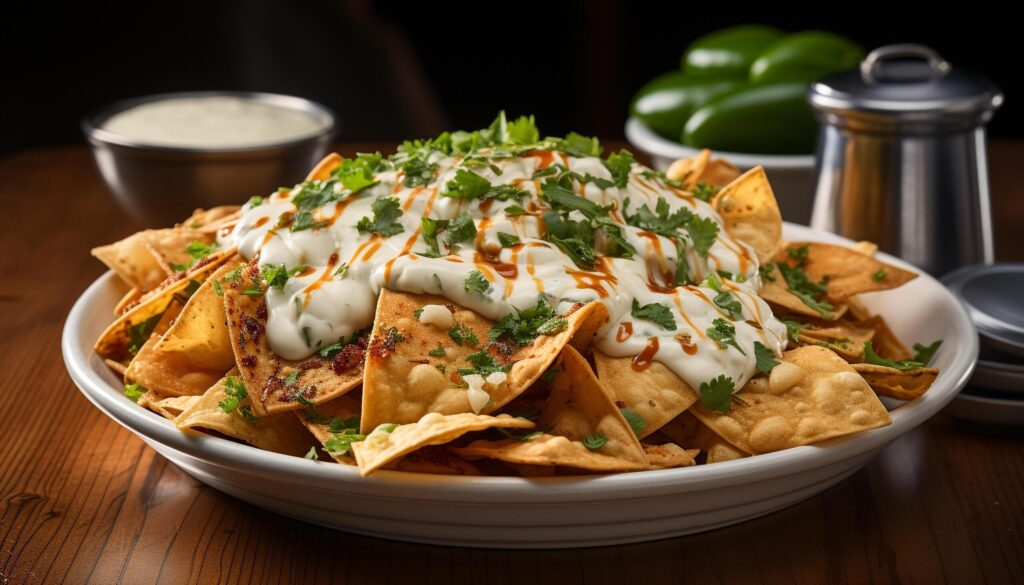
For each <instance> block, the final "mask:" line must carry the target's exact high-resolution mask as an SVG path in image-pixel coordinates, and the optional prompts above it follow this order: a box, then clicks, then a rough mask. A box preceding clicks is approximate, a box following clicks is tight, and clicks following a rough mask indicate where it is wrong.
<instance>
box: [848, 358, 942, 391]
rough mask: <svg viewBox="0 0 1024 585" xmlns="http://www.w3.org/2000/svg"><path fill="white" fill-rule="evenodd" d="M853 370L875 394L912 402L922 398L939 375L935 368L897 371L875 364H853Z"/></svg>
mask: <svg viewBox="0 0 1024 585" xmlns="http://www.w3.org/2000/svg"><path fill="white" fill-rule="evenodd" d="M853 369H855V370H857V373H858V374H860V375H861V376H863V377H864V379H865V380H867V383H868V385H870V386H871V389H872V390H874V391H875V394H878V395H880V396H888V397H889V398H895V399H896V400H913V399H915V398H918V397H919V396H922V395H923V394H924V393H925V392H927V391H928V389H929V388H931V386H932V384H933V383H934V382H935V378H936V377H937V376H938V375H939V370H938V369H937V368H915V369H913V370H897V369H896V368H890V367H887V366H879V365H875V364H853Z"/></svg>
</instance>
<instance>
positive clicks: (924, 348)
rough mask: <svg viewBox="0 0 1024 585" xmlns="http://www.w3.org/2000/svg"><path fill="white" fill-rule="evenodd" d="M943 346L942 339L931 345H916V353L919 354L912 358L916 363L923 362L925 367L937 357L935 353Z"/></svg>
mask: <svg viewBox="0 0 1024 585" xmlns="http://www.w3.org/2000/svg"><path fill="white" fill-rule="evenodd" d="M941 345H942V340H941V339H936V340H935V341H933V342H931V343H929V344H928V345H921V344H920V343H915V344H914V351H915V352H917V353H916V354H915V355H914V357H913V358H912V359H913V360H914V361H915V362H921V363H922V364H924V365H926V366H927V365H928V364H929V363H931V361H932V358H933V357H935V352H936V351H938V350H939V347H940V346H941Z"/></svg>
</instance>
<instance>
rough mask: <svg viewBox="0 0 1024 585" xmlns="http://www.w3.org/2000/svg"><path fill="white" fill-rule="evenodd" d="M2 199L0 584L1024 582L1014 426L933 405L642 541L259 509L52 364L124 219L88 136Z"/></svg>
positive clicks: (1009, 193)
mask: <svg viewBox="0 0 1024 585" xmlns="http://www.w3.org/2000/svg"><path fill="white" fill-rule="evenodd" d="M370 146H373V145H358V146H355V145H351V147H350V148H348V149H345V148H342V150H366V149H367V148H368V147H370ZM378 146H380V145H378ZM991 156H992V175H993V182H994V192H995V195H996V202H995V203H996V204H995V218H996V225H997V236H998V245H999V252H1000V256H1001V257H1002V258H1003V259H1016V260H1021V259H1024V204H1020V203H1019V201H1020V200H1022V199H1024V182H1022V181H1021V180H1020V179H1019V178H1018V177H1019V176H1020V174H1019V166H1020V164H1021V163H1022V162H1024V143H1022V142H1014V143H996V144H994V145H993V146H992V154H991ZM0 201H2V202H3V218H2V221H3V223H4V225H5V229H3V230H2V231H0V250H2V253H0V267H2V269H0V356H2V357H3V363H4V364H5V366H6V370H5V371H4V372H3V374H2V377H0V380H2V383H0V388H2V390H0V455H2V456H0V585H5V584H7V583H56V582H65V581H66V582H71V583H81V582H95V583H114V582H125V583H156V582H159V583H209V582H217V581H221V582H245V583H284V582H302V581H305V582H337V583H382V582H387V583H509V584H516V585H519V584H524V583H557V584H559V585H566V584H568V583H609V584H613V585H624V584H627V583H644V584H648V583H661V582H684V581H685V582H690V583H701V584H703V585H709V584H712V583H725V582H733V583H776V582H785V583H823V582H832V583H866V582H884V583H941V582H944V581H945V582H947V583H1024V441H1022V439H1024V429H1017V430H1001V431H1000V430H995V429H983V428H977V427H971V426H966V425H964V424H961V423H958V422H956V421H954V420H952V419H950V418H949V417H947V416H945V415H939V416H937V417H935V418H934V419H933V420H931V421H929V422H928V423H926V424H925V425H923V426H922V427H920V428H919V429H917V430H915V431H913V432H911V433H909V434H907V435H906V436H904V437H903V438H902V439H900V440H899V441H897V442H896V443H895V444H893V445H890V446H889V447H887V448H886V449H885V450H884V451H883V452H882V453H881V455H879V456H878V457H877V458H876V459H875V460H874V461H873V462H872V463H871V464H870V465H868V466H867V467H866V468H864V469H863V470H861V471H859V472H857V473H856V474H854V475H853V476H852V477H851V478H849V479H847V480H845V481H843V482H842V483H840V484H839V485H837V486H835V487H833V488H831V489H829V490H828V491H826V492H825V493H823V494H821V495H819V496H816V497H814V498H811V499H809V500H807V501H805V502H803V503H801V504H798V505H796V506H793V507H791V508H788V509H786V510H783V511H780V512H777V513H774V514H771V515H769V516H766V517H763V518H760V519H757V520H753V521H751V522H747V523H744V524H740V525H737V526H733V527H730V528H724V529H720V530H716V531H713V532H709V533H706V534H698V535H694V536H687V537H682V538H675V539H670V540H662V541H657V542H651V543H647V544H636V545H628V546H616V547H608V548H600V549H583V550H562V551H488V550H471V549H456V548H445V547H434V546H423V545H415V544H405V543H399V542H390V541H386V540H379V539H374V538H367V537H362V536H355V535H352V534H346V533H344V532H337V531H333V530H328V529H325V528H319V527H316V526H311V525H308V524H304V523H302V522H298V521H295V520H290V519H287V518H284V517H281V516H277V515H275V514H272V513H269V512H265V511H262V510H260V509H258V508H254V507H252V506H249V505H247V504H245V503H242V502H240V501H238V500H235V499H234V498H231V497H229V496H226V495H223V494H221V493H219V492H216V491H214V490H212V489H210V488H207V487H205V486H203V485H202V484H200V483H199V482H197V481H195V480H193V479H192V478H191V477H189V476H187V475H185V474H184V473H183V472H181V471H180V470H179V469H178V468H176V467H174V466H173V465H170V464H169V463H168V462H167V461H166V460H165V459H164V458H163V457H161V456H159V455H157V454H156V453H154V452H153V451H152V450H151V449H149V448H147V447H145V446H144V444H143V443H142V441H140V440H138V439H137V438H135V437H134V436H133V435H132V434H131V433H129V432H128V431H126V430H124V429H122V428H121V427H119V426H118V425H117V424H115V423H114V422H112V421H111V420H109V419H107V418H106V417H105V416H104V415H103V414H101V413H100V412H99V411H98V410H96V409H95V408H93V407H92V406H91V405H90V404H89V403H88V402H87V401H86V400H85V398H84V397H83V396H82V395H81V394H80V393H79V392H78V391H77V389H76V388H75V387H74V385H73V384H72V383H71V380H70V379H69V378H68V375H67V373H66V372H65V370H64V364H63V363H62V360H61V356H60V349H59V339H60V333H61V327H62V324H63V322H64V318H65V316H66V314H67V312H68V310H69V309H70V307H71V304H72V302H73V301H74V300H75V298H76V297H77V296H78V295H79V294H80V293H81V292H82V291H83V290H84V289H85V287H86V285H87V284H88V283H90V282H91V281H92V280H93V279H95V278H96V277H98V276H99V275H100V274H101V273H102V272H103V270H104V268H103V267H102V266H101V265H100V264H99V263H98V262H96V261H94V260H93V259H92V258H90V257H89V255H88V250H89V248H90V247H92V246H94V245H97V244H101V243H106V242H110V241H113V240H116V239H118V238H120V237H122V236H124V235H126V234H128V233H130V232H131V231H133V230H134V229H135V226H134V225H133V224H132V222H130V221H128V220H127V219H126V218H125V217H124V216H123V214H122V213H121V212H120V211H119V209H118V208H117V207H115V205H114V203H113V202H112V200H111V199H110V198H109V197H108V195H107V193H106V191H105V189H104V187H103V185H102V183H101V182H100V179H99V177H98V175H97V173H96V171H95V169H94V167H93V164H92V161H91V160H90V158H89V156H88V153H87V152H86V150H85V149H84V148H83V147H62V148H50V149H43V150H33V151H26V152H22V153H18V154H15V155H13V156H10V157H7V158H6V159H3V160H0Z"/></svg>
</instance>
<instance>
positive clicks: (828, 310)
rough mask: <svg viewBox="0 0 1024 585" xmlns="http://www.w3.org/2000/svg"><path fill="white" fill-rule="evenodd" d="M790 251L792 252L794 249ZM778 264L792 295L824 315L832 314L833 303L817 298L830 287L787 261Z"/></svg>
mask: <svg viewBox="0 0 1024 585" xmlns="http://www.w3.org/2000/svg"><path fill="white" fill-rule="evenodd" d="M790 252H792V249H791V250H790ZM776 266H778V268H779V272H781V273H782V278H783V279H784V280H785V281H786V287H787V288H788V289H789V292H790V293H791V294H792V295H794V296H795V297H797V298H798V299H800V301H801V302H803V304H805V305H807V306H808V307H810V308H811V309H813V310H815V311H817V312H818V313H819V314H821V315H822V316H823V317H828V316H831V314H832V308H833V307H832V303H830V302H828V301H827V300H818V299H817V298H816V297H819V296H821V295H823V294H825V293H826V292H827V291H828V289H826V288H825V287H824V286H822V285H821V284H818V283H816V282H813V281H811V279H810V278H809V277H808V276H807V273H806V272H804V271H803V270H801V269H800V268H798V267H794V266H790V265H789V264H787V263H785V262H779V263H778V264H776Z"/></svg>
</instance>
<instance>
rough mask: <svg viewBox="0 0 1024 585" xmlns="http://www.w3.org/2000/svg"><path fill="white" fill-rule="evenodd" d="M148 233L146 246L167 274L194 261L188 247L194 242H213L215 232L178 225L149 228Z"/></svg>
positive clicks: (178, 270)
mask: <svg viewBox="0 0 1024 585" xmlns="http://www.w3.org/2000/svg"><path fill="white" fill-rule="evenodd" d="M144 233H145V234H146V247H147V248H148V249H149V252H150V253H151V254H152V255H153V257H154V258H156V261H157V262H158V263H159V264H160V266H161V268H163V269H164V272H166V273H167V274H174V273H176V272H180V271H181V268H180V267H185V266H188V265H189V264H190V262H192V256H191V255H190V254H189V253H188V251H187V248H188V246H189V244H191V243H193V242H199V243H201V244H206V245H209V244H212V243H213V241H214V234H211V233H209V232H203V231H199V230H195V229H192V228H187V227H176V228H169V229H162V230H149V231H148V232H144Z"/></svg>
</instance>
